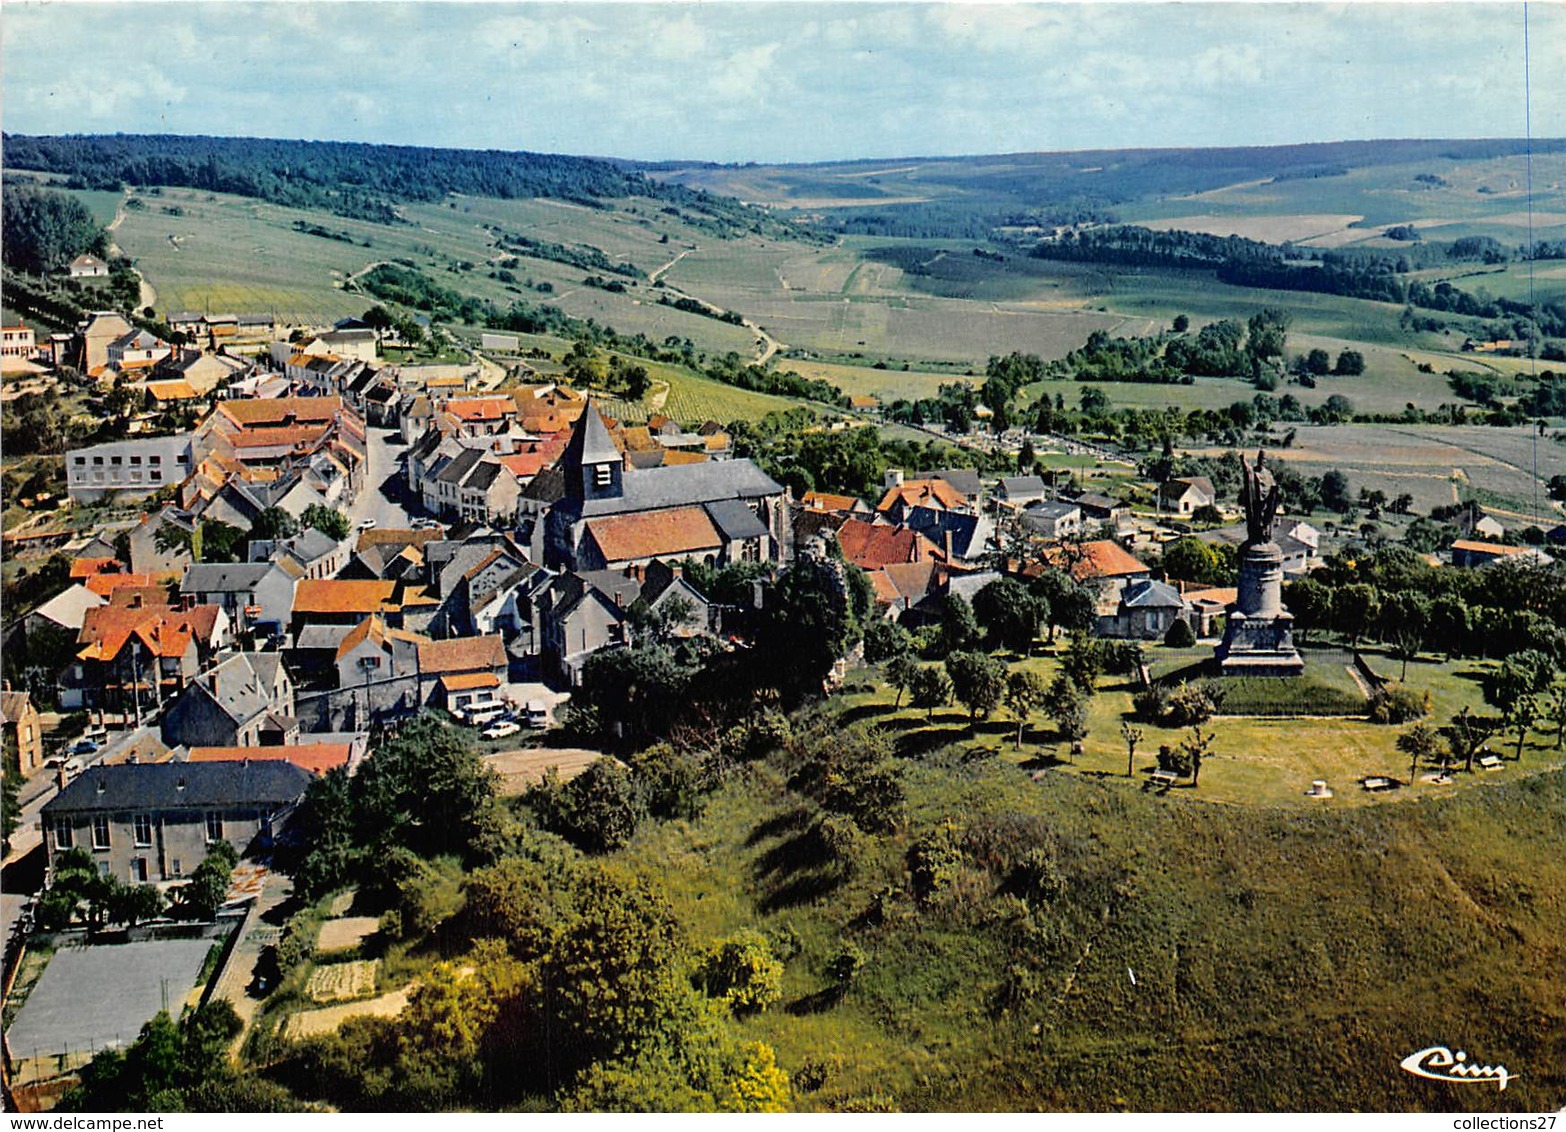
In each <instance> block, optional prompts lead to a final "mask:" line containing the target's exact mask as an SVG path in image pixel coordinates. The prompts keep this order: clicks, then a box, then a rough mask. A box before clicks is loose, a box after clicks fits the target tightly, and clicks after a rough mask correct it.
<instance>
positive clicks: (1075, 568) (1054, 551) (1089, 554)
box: [1044, 539, 1149, 582]
mask: <svg viewBox="0 0 1566 1132" xmlns="http://www.w3.org/2000/svg"><path fill="white" fill-rule="evenodd" d="M1044 561H1045V562H1047V563H1048V564H1049V565H1051V566H1056V567H1058V568H1060V569H1062V570H1065V571H1066V572H1067V573H1068V574H1070V575H1071V576H1072V577H1073V578H1075V579H1076V580H1077V581H1079V582H1081V581H1086V580H1087V579H1089V578H1125V577H1129V576H1131V575H1134V574H1146V573H1149V571H1148V568H1147V567H1146V566H1145V565H1144V564H1143V563H1142V562H1140V561H1138V560H1137V558H1136V557H1135V556H1134V555H1132V554H1131V553H1130V552H1128V551H1127V550H1125V549H1124V548H1123V547H1122V546H1121V545H1120V544H1119V543H1118V542H1113V541H1111V540H1110V539H1098V540H1095V541H1093V542H1085V543H1082V544H1081V546H1080V547H1077V546H1050V547H1045V548H1044Z"/></svg>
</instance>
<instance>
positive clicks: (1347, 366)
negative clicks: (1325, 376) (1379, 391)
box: [1332, 350, 1365, 377]
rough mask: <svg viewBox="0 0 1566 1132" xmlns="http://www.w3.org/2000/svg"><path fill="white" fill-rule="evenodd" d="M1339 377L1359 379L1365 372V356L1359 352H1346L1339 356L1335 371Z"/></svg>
mask: <svg viewBox="0 0 1566 1132" xmlns="http://www.w3.org/2000/svg"><path fill="white" fill-rule="evenodd" d="M1332 372H1334V373H1336V374H1337V375H1338V376H1339V377H1358V376H1359V375H1360V374H1362V373H1364V372H1365V355H1364V354H1362V353H1360V352H1359V351H1358V350H1344V351H1342V352H1341V353H1339V354H1338V362H1337V365H1336V366H1334V367H1333V371H1332Z"/></svg>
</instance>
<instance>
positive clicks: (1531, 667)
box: [1484, 649, 1555, 713]
mask: <svg viewBox="0 0 1566 1132" xmlns="http://www.w3.org/2000/svg"><path fill="white" fill-rule="evenodd" d="M1554 679H1555V661H1554V660H1553V659H1552V658H1551V657H1550V656H1549V655H1548V654H1546V653H1544V652H1541V651H1540V650H1538V649H1524V650H1522V651H1521V652H1517V653H1513V654H1512V655H1511V656H1509V657H1507V658H1506V659H1505V660H1503V661H1502V662H1501V667H1500V668H1499V669H1497V670H1496V671H1494V672H1491V673H1488V674H1486V676H1485V679H1484V700H1485V703H1487V704H1491V705H1492V706H1494V707H1498V708H1500V709H1501V711H1502V713H1509V712H1510V711H1511V710H1512V708H1513V706H1514V705H1515V704H1516V703H1517V702H1518V701H1519V700H1522V699H1524V698H1526V697H1529V696H1533V695H1537V694H1539V693H1542V692H1544V691H1545V690H1546V689H1547V688H1549V686H1550V683H1551V682H1552V681H1553V680H1554Z"/></svg>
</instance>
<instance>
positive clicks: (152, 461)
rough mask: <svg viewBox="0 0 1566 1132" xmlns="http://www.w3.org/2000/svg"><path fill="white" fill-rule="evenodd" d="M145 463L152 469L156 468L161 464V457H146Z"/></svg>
mask: <svg viewBox="0 0 1566 1132" xmlns="http://www.w3.org/2000/svg"><path fill="white" fill-rule="evenodd" d="M147 463H149V464H152V465H153V466H154V467H156V466H157V465H158V464H161V463H163V457H162V456H148V457H147Z"/></svg>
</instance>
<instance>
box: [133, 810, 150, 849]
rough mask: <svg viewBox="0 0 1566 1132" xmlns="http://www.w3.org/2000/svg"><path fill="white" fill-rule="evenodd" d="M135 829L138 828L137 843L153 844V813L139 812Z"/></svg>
mask: <svg viewBox="0 0 1566 1132" xmlns="http://www.w3.org/2000/svg"><path fill="white" fill-rule="evenodd" d="M135 830H136V844H137V845H151V844H152V815H151V814H137V815H136V821H135Z"/></svg>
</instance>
